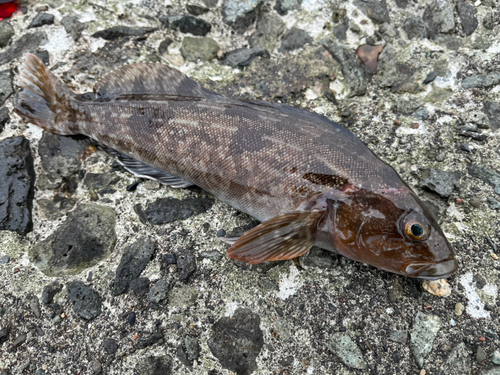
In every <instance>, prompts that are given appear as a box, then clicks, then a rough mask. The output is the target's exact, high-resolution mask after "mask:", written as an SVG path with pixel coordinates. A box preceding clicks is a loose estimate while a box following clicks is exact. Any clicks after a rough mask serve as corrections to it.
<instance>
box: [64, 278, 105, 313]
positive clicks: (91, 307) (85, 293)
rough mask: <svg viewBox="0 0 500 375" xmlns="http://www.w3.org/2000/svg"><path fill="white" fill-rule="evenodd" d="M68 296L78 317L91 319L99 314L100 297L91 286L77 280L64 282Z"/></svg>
mask: <svg viewBox="0 0 500 375" xmlns="http://www.w3.org/2000/svg"><path fill="white" fill-rule="evenodd" d="M66 291H67V292H68V298H69V300H70V302H71V303H72V304H73V310H74V311H75V313H77V314H78V315H79V316H80V317H82V318H84V319H87V320H91V319H94V318H96V317H98V316H99V315H100V314H101V299H100V298H99V294H97V292H96V291H95V290H94V289H92V288H91V287H89V286H87V285H85V284H84V283H83V282H81V281H79V280H75V281H71V282H69V283H68V284H66Z"/></svg>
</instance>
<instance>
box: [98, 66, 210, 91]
mask: <svg viewBox="0 0 500 375" xmlns="http://www.w3.org/2000/svg"><path fill="white" fill-rule="evenodd" d="M94 92H95V93H97V94H98V95H99V97H101V98H109V97H117V96H121V95H155V96H156V95H168V96H183V97H194V98H205V97H206V92H207V90H204V89H203V88H202V87H201V86H200V85H198V84H197V83H196V82H195V81H193V80H192V79H190V78H188V77H186V76H185V75H184V74H182V73H181V72H180V71H178V70H177V69H174V68H171V67H169V66H167V65H163V64H151V63H150V64H148V63H137V64H130V65H125V66H122V67H121V68H118V69H116V70H114V71H113V72H111V73H109V74H107V75H106V76H105V77H104V78H102V79H101V80H100V81H99V82H97V83H96V85H95V86H94Z"/></svg>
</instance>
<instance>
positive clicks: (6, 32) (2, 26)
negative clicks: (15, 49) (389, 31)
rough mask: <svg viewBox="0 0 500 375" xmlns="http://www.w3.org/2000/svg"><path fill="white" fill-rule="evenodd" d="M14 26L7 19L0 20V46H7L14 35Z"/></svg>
mask: <svg viewBox="0 0 500 375" xmlns="http://www.w3.org/2000/svg"><path fill="white" fill-rule="evenodd" d="M14 34H15V32H14V28H13V27H12V25H11V24H10V23H8V22H7V21H2V22H0V48H4V47H7V44H9V42H10V40H11V39H12V37H13V36H14Z"/></svg>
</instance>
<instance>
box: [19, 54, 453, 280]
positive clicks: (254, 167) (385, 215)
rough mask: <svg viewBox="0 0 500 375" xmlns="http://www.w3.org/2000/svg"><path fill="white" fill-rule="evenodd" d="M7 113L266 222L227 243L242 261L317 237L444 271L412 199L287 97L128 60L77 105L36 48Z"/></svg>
mask: <svg viewBox="0 0 500 375" xmlns="http://www.w3.org/2000/svg"><path fill="white" fill-rule="evenodd" d="M21 86H22V87H23V88H24V91H23V92H22V93H21V94H20V100H19V103H18V104H17V106H16V112H17V113H18V114H19V115H20V116H21V117H22V118H23V119H25V120H26V121H30V122H33V123H35V124H36V125H38V126H41V127H43V128H44V129H46V130H48V131H52V132H54V133H58V134H64V135H67V134H84V135H87V136H89V137H91V138H93V139H94V140H96V141H98V142H99V143H100V144H102V145H103V147H104V148H105V149H107V150H108V151H109V152H111V153H113V154H115V155H117V156H118V158H119V161H120V162H121V163H122V164H123V165H124V166H125V168H127V169H128V170H130V171H131V172H133V173H135V174H136V175H139V176H141V177H149V178H154V179H158V180H159V181H161V182H163V183H166V184H170V185H171V186H175V187H184V186H188V185H190V184H193V185H197V186H199V187H201V188H203V189H204V190H206V191H208V192H210V193H211V194H213V195H215V196H216V197H218V198H219V199H221V200H222V201H224V202H226V203H228V204H230V205H232V206H233V207H235V208H237V209H239V210H241V211H244V212H246V213H248V214H250V215H252V216H254V217H255V218H257V219H258V220H260V221H262V222H263V223H262V224H261V225H259V226H257V227H256V228H254V229H252V230H250V231H249V232H247V233H246V234H244V235H243V236H242V237H241V238H239V239H238V240H236V241H235V242H234V244H233V245H232V246H231V248H230V249H229V251H228V255H229V257H231V258H234V259H239V260H243V261H246V262H248V263H250V264H254V263H260V262H264V261H270V260H283V259H290V258H293V257H297V256H299V255H302V254H304V253H306V252H307V251H308V250H309V249H310V248H311V246H313V245H314V244H316V245H318V246H320V247H322V248H325V249H327V250H330V251H335V252H338V253H340V254H343V255H345V256H347V257H349V258H351V259H354V260H358V261H361V262H365V263H368V264H371V265H374V266H376V267H379V268H382V269H385V270H388V271H391V272H395V273H400V274H403V275H407V276H413V277H422V278H439V277H446V276H448V275H450V274H451V273H453V272H454V271H455V270H456V269H457V262H456V260H455V258H454V254H453V249H452V248H451V246H450V244H449V243H448V242H447V240H446V238H445V236H444V234H443V233H442V231H441V229H440V228H439V225H438V224H437V222H436V220H435V219H434V218H433V217H432V215H431V214H430V213H429V212H428V210H427V209H426V208H425V206H424V205H423V204H422V202H421V201H420V200H419V198H418V197H417V196H416V195H415V193H414V192H413V191H411V189H410V188H409V187H408V186H407V185H406V184H405V183H404V182H403V181H402V180H401V178H400V177H399V176H398V174H397V173H396V172H395V171H394V169H393V168H392V167H390V166H389V165H387V164H386V163H384V162H382V161H381V160H380V159H379V158H377V157H376V156H375V155H374V154H373V153H372V152H371V151H370V150H369V149H368V148H367V147H366V146H365V145H364V144H363V143H362V142H361V141H360V140H359V139H358V138H357V137H356V136H354V134H352V133H351V132H349V131H348V130H347V129H345V128H344V127H342V126H341V125H340V124H337V123H335V122H333V121H331V120H329V119H327V118H326V117H324V116H321V115H318V114H315V113H312V112H309V111H306V110H301V109H296V108H293V107H289V106H286V105H281V104H275V103H267V102H262V101H247V102H242V101H237V100H232V99H229V98H226V97H223V96H221V95H218V94H215V93H212V92H210V91H208V90H206V89H204V88H202V87H201V86H199V85H198V84H197V83H195V82H194V81H192V80H191V79H189V78H188V77H186V76H184V75H183V74H182V73H181V72H179V71H177V70H175V69H173V68H170V67H167V66H164V65H161V64H131V65H127V66H124V67H122V68H120V69H118V70H116V71H114V72H112V73H110V74H108V75H107V76H106V77H104V78H103V79H102V80H101V81H99V83H98V84H96V87H95V89H94V91H95V94H96V99H95V100H93V101H81V100H78V97H77V96H76V95H75V94H73V93H72V92H71V91H70V90H69V89H68V88H66V87H65V86H64V85H63V84H62V82H60V81H59V80H57V78H55V77H54V76H53V75H52V73H51V72H50V71H49V70H48V69H47V68H46V67H45V66H44V65H43V63H41V61H40V60H39V59H38V58H37V57H36V56H34V55H28V57H27V61H26V64H25V66H24V69H23V71H22V73H21Z"/></svg>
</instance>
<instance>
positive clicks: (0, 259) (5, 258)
mask: <svg viewBox="0 0 500 375" xmlns="http://www.w3.org/2000/svg"><path fill="white" fill-rule="evenodd" d="M9 262H10V256H8V255H3V256H1V257H0V264H7V263H9Z"/></svg>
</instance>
